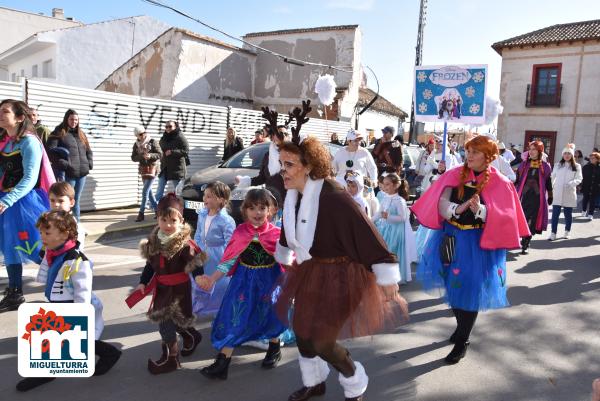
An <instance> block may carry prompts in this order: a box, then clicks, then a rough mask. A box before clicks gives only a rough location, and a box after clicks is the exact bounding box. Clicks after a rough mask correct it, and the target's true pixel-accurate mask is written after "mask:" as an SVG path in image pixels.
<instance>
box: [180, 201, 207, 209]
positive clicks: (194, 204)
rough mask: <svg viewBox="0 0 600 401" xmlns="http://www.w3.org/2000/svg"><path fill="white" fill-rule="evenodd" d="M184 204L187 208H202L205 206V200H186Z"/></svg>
mask: <svg viewBox="0 0 600 401" xmlns="http://www.w3.org/2000/svg"><path fill="white" fill-rule="evenodd" d="M183 205H184V206H185V208H186V209H192V210H200V209H202V208H203V207H204V202H196V201H188V200H186V201H184V203H183Z"/></svg>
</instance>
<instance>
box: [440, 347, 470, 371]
mask: <svg viewBox="0 0 600 401" xmlns="http://www.w3.org/2000/svg"><path fill="white" fill-rule="evenodd" d="M469 344H470V343H469V342H468V341H467V342H464V343H463V342H459V343H456V344H455V345H454V348H452V351H450V353H449V354H448V355H447V356H446V358H444V360H445V361H446V363H447V364H449V365H454V364H455V363H458V361H460V360H461V359H463V358H464V357H465V355H466V354H467V347H468V346H469Z"/></svg>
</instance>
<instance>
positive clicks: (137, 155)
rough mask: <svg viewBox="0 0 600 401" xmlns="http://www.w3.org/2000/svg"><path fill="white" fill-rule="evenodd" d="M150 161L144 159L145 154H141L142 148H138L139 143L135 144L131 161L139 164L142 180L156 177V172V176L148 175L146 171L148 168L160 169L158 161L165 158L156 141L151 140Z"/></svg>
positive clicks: (149, 146)
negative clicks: (145, 168)
mask: <svg viewBox="0 0 600 401" xmlns="http://www.w3.org/2000/svg"><path fill="white" fill-rule="evenodd" d="M147 154H148V156H150V157H149V158H148V159H144V153H143V152H140V148H139V147H138V146H137V142H134V144H133V151H132V152H131V160H132V161H134V162H137V163H138V172H139V174H140V175H141V176H142V178H152V177H155V176H156V171H155V173H154V174H147V172H146V171H143V170H144V167H146V166H153V167H158V166H157V164H158V161H159V160H160V159H161V157H162V156H163V153H162V150H161V149H160V146H159V145H158V143H156V141H155V140H154V139H150V141H149V142H148V152H147Z"/></svg>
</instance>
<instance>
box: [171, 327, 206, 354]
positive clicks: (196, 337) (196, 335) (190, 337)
mask: <svg viewBox="0 0 600 401" xmlns="http://www.w3.org/2000/svg"><path fill="white" fill-rule="evenodd" d="M177 332H178V333H179V335H180V336H181V338H182V339H183V347H182V348H181V356H190V355H192V353H193V352H194V351H195V350H196V347H197V346H198V344H200V342H201V341H202V334H200V332H199V331H198V330H196V329H195V328H194V327H188V328H187V329H183V330H180V331H177Z"/></svg>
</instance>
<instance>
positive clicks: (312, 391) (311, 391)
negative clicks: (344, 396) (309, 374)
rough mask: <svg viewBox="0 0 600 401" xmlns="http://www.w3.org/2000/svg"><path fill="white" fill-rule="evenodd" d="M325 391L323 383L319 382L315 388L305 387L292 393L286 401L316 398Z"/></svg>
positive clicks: (302, 400) (304, 400) (303, 400)
mask: <svg viewBox="0 0 600 401" xmlns="http://www.w3.org/2000/svg"><path fill="white" fill-rule="evenodd" d="M326 390H327V388H326V386H325V382H321V383H319V384H317V385H316V386H312V387H306V386H303V387H302V388H301V389H299V390H296V391H294V392H293V393H292V394H291V395H290V396H289V397H288V401H306V400H308V399H309V398H312V397H318V396H321V395H323V394H325V391H326Z"/></svg>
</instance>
